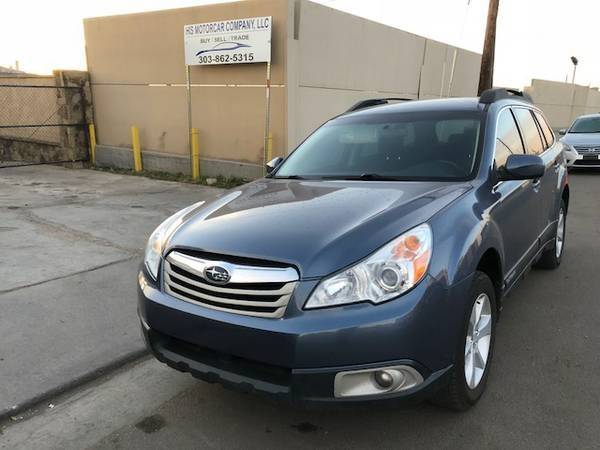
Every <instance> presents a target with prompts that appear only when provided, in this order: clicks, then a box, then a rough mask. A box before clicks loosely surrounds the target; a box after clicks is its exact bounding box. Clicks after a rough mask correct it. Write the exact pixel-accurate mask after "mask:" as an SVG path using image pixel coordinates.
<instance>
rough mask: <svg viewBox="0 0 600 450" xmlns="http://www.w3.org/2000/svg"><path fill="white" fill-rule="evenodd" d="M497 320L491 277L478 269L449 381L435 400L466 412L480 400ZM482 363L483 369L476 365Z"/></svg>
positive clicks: (490, 360)
mask: <svg viewBox="0 0 600 450" xmlns="http://www.w3.org/2000/svg"><path fill="white" fill-rule="evenodd" d="M477 310H479V319H478V318H477V313H476V311H477ZM474 317H475V319H476V320H475V321H474ZM497 319H498V310H497V309H496V295H495V290H494V285H493V284H492V280H490V277H488V276H487V275H486V274H485V273H483V272H479V271H477V272H475V277H474V279H473V284H472V287H471V292H470V301H469V303H468V307H467V308H466V313H465V319H464V322H463V329H462V333H461V339H460V340H459V343H458V348H457V349H456V354H455V358H454V367H453V368H452V373H451V376H450V382H449V383H448V385H447V386H446V387H445V388H443V389H442V390H440V391H439V392H438V393H437V395H436V397H434V398H433V399H432V401H433V402H434V403H436V404H437V405H439V406H444V407H446V408H450V409H453V410H455V411H466V410H467V409H469V408H470V407H471V406H473V405H475V403H477V402H478V401H479V399H480V398H481V396H482V394H483V392H484V391H485V387H486V384H487V379H488V375H489V371H490V366H491V363H492V356H493V353H494V352H493V350H494V340H495V334H496V321H497ZM478 321H479V322H478ZM486 330H487V332H486ZM486 333H489V334H487V335H486ZM482 365H483V368H481V367H479V366H482Z"/></svg>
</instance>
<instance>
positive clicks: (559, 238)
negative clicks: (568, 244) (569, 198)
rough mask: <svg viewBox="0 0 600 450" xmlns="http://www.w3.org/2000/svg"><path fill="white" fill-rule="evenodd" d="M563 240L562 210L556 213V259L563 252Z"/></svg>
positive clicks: (563, 214) (563, 219) (563, 217)
mask: <svg viewBox="0 0 600 450" xmlns="http://www.w3.org/2000/svg"><path fill="white" fill-rule="evenodd" d="M564 240H565V212H564V210H563V209H562V208H560V211H559V213H558V227H557V229H556V243H555V245H554V249H555V251H556V258H560V255H562V251H563V244H564Z"/></svg>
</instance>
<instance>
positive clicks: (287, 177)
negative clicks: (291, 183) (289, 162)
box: [269, 175, 306, 180]
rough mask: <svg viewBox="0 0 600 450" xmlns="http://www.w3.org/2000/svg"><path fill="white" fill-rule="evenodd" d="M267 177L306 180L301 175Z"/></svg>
mask: <svg viewBox="0 0 600 450" xmlns="http://www.w3.org/2000/svg"><path fill="white" fill-rule="evenodd" d="M269 178H273V179H275V180H306V178H304V177H301V176H300V175H287V176H284V177H278V176H272V177H269Z"/></svg>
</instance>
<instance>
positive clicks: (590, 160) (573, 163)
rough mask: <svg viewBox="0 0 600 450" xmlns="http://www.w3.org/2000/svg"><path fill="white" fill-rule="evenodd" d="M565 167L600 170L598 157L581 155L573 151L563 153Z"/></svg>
mask: <svg viewBox="0 0 600 450" xmlns="http://www.w3.org/2000/svg"><path fill="white" fill-rule="evenodd" d="M565 157H566V160H567V167H568V168H571V167H582V168H584V167H589V168H600V155H582V154H579V153H576V152H574V151H568V152H565Z"/></svg>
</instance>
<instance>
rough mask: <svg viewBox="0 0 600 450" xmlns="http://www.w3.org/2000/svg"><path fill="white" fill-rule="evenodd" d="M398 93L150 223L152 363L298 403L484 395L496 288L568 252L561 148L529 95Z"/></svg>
mask: <svg viewBox="0 0 600 450" xmlns="http://www.w3.org/2000/svg"><path fill="white" fill-rule="evenodd" d="M391 100H392V99H375V100H366V101H363V102H360V103H359V104H357V105H355V106H354V107H353V108H351V109H350V110H349V111H348V112H346V113H344V114H342V115H340V116H338V117H336V118H334V119H332V120H330V121H329V122H327V123H326V124H324V125H323V126H322V127H320V128H319V129H318V130H317V131H315V132H314V133H313V134H312V135H311V136H310V137H309V138H308V139H306V140H305V141H304V142H303V143H302V144H301V145H300V146H299V147H298V148H297V149H296V150H295V151H294V152H292V153H291V154H290V155H289V156H287V158H285V159H281V158H277V159H275V160H273V161H271V162H270V163H269V164H268V166H267V170H268V175H267V176H266V177H265V178H263V179H259V180H256V181H254V182H252V183H249V184H247V185H245V186H243V187H240V188H236V189H233V190H230V191H227V192H225V193H224V194H222V195H221V196H220V197H219V198H218V199H216V200H215V201H212V202H209V203H204V202H200V203H197V204H194V205H192V206H190V207H188V208H186V209H183V210H181V211H180V212H178V213H177V214H175V215H173V216H172V217H170V218H168V219H167V220H166V221H165V222H163V223H162V224H161V225H160V226H159V227H158V228H157V229H156V230H155V231H154V232H153V234H152V235H151V237H150V239H149V242H148V246H147V249H146V254H145V261H144V264H143V265H142V267H141V270H140V273H139V277H138V278H139V279H138V281H139V315H140V319H141V323H142V330H143V334H144V337H145V339H146V343H147V345H148V347H149V349H150V350H151V351H152V353H153V354H154V355H155V356H156V358H158V359H159V360H160V361H162V362H165V363H166V364H168V365H169V366H171V367H173V368H175V369H178V370H181V371H185V372H190V373H191V374H192V375H194V376H195V377H197V378H200V379H202V380H206V381H209V382H219V383H221V384H223V385H225V386H228V387H231V388H235V389H239V390H242V391H254V392H260V393H266V394H269V395H271V396H274V397H278V398H282V399H289V400H291V401H292V402H297V403H301V404H349V403H354V402H363V401H375V400H396V401H397V400H404V399H417V400H418V399H423V398H432V399H435V400H436V401H437V402H438V403H441V404H444V405H447V406H449V407H451V408H454V409H457V410H464V409H467V408H468V407H470V406H471V405H473V404H475V403H476V402H477V400H478V399H479V398H480V397H481V395H482V393H483V391H484V389H485V386H486V382H487V379H488V375H489V371H490V366H491V362H492V357H493V350H494V339H495V326H496V322H497V320H498V314H499V312H500V310H501V307H502V299H503V298H504V297H505V296H506V294H507V293H508V292H509V291H510V290H511V289H512V288H513V287H514V286H515V284H516V283H517V281H518V280H519V279H520V277H521V276H522V275H523V274H524V272H525V271H526V270H528V268H529V267H530V266H532V265H533V266H538V267H541V268H545V269H554V268H556V267H558V266H559V264H560V262H561V258H562V255H563V252H564V243H565V224H566V217H567V210H568V206H569V186H568V184H567V171H566V166H565V159H564V156H563V152H562V144H560V143H558V142H557V140H556V138H555V136H554V133H553V132H552V130H551V128H550V127H549V126H548V123H547V121H546V119H545V118H544V115H543V114H542V112H541V111H540V110H539V109H538V108H536V107H535V106H533V105H532V104H531V102H530V101H528V99H527V98H526V97H525V96H524V95H523V94H521V93H519V92H514V91H508V90H505V89H493V90H489V91H486V92H484V93H483V94H482V95H481V97H479V98H467V99H447V100H428V101H410V102H409V101H407V102H401V103H393V102H392V101H391ZM396 100H397V99H396Z"/></svg>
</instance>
